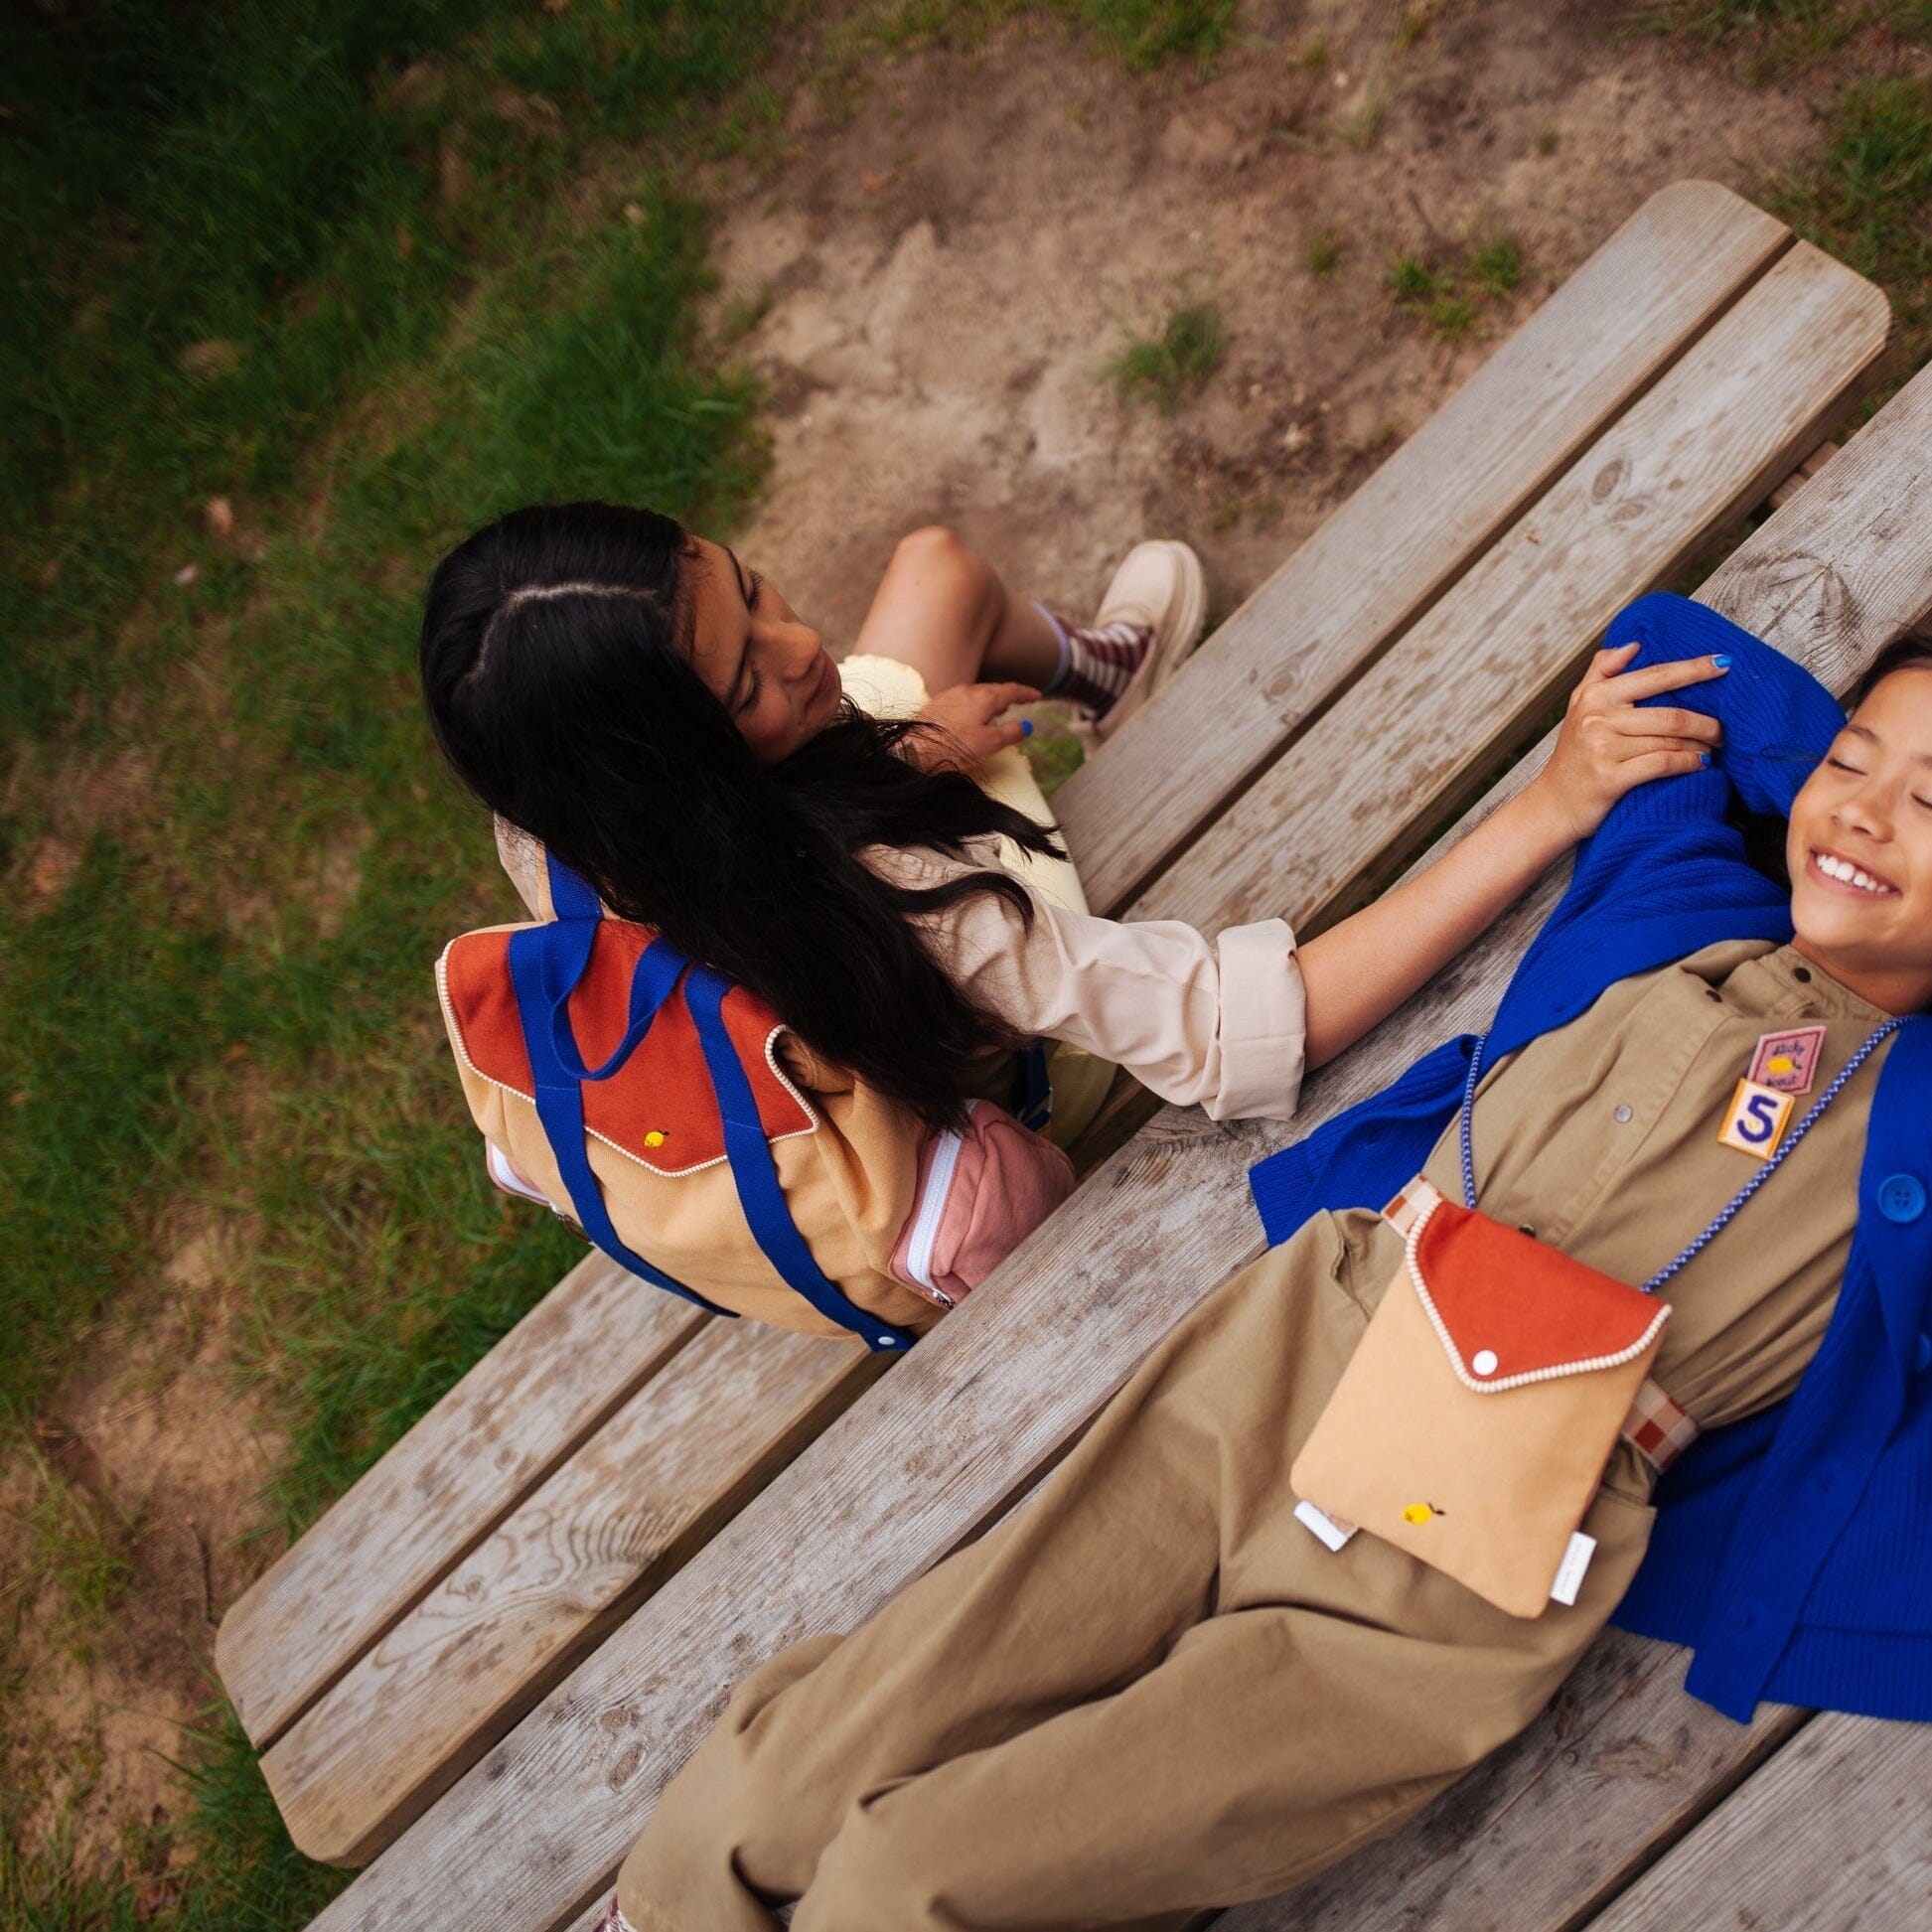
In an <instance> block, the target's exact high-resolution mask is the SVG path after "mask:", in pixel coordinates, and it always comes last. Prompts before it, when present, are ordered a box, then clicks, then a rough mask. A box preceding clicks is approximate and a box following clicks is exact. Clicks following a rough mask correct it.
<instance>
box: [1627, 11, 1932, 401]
mask: <svg viewBox="0 0 1932 1932" xmlns="http://www.w3.org/2000/svg"><path fill="white" fill-rule="evenodd" d="M1643 18H1644V20H1645V22H1646V23H1647V24H1648V25H1650V26H1651V27H1653V28H1656V29H1659V30H1661V31H1665V32H1669V33H1674V34H1679V35H1684V36H1688V37H1691V38H1694V39H1696V40H1698V41H1700V42H1703V43H1705V44H1707V45H1709V46H1712V47H1720V48H1726V49H1729V50H1731V51H1732V53H1733V54H1734V56H1735V58H1736V60H1737V62H1738V64H1739V66H1740V69H1741V71H1742V73H1743V74H1744V77H1745V78H1747V79H1750V80H1758V81H1762V80H1766V79H1770V78H1773V77H1775V76H1777V75H1779V74H1790V73H1794V72H1808V71H1813V70H1820V69H1825V68H1827V67H1829V75H1830V80H1831V81H1832V82H1833V83H1835V85H1834V90H1833V91H1832V92H1831V93H1830V94H1829V95H1828V96H1827V98H1826V101H1825V105H1824V124H1825V132H1824V139H1823V141H1822V143H1821V145H1820V147H1819V148H1818V150H1817V152H1816V153H1815V154H1813V155H1812V156H1811V157H1810V158H1809V159H1807V160H1805V161H1803V162H1801V163H1799V164H1798V165H1797V166H1795V167H1793V168H1791V169H1789V170H1786V171H1784V172H1781V173H1777V174H1773V175H1769V176H1766V177H1764V178H1761V179H1760V180H1759V181H1757V182H1756V183H1754V184H1753V185H1752V188H1751V191H1750V192H1751V194H1752V197H1753V199H1754V200H1756V201H1758V202H1759V203H1761V204H1762V205H1763V206H1764V207H1765V208H1767V209H1769V210H1770V211H1771V212H1772V213H1773V214H1775V215H1779V216H1781V217H1783V219H1784V220H1785V221H1787V222H1789V223H1791V225H1792V226H1793V227H1794V228H1795V229H1796V230H1797V231H1798V233H1800V234H1801V235H1803V236H1804V237H1805V238H1806V239H1807V240H1810V241H1814V242H1816V243H1817V244H1818V246H1819V247H1821V248H1823V249H1825V250H1826V251H1827V252H1828V253H1830V254H1833V255H1836V256H1837V257H1838V258H1839V259H1840V260H1841V261H1844V262H1846V263H1848V264H1850V266H1852V267H1854V268H1856V269H1858V271H1859V273H1861V274H1864V275H1867V276H1869V277H1870V278H1871V279H1872V280H1873V281H1874V282H1876V283H1877V284H1878V285H1879V287H1881V288H1882V289H1883V290H1884V291H1885V293H1886V295H1887V296H1888V297H1889V299H1890V301H1891V305H1892V313H1893V316H1894V318H1895V320H1896V331H1895V337H1894V343H1893V348H1892V351H1891V354H1890V356H1889V359H1888V371H1889V373H1888V376H1887V378H1886V379H1884V380H1882V381H1880V382H1879V383H1878V384H1877V385H1876V386H1875V387H1874V388H1873V390H1872V391H1871V393H1870V395H1869V396H1868V397H1867V400H1866V405H1865V406H1866V408H1867V409H1870V408H1875V407H1877V406H1878V404H1879V403H1881V402H1882V401H1883V400H1884V398H1885V397H1886V396H1887V395H1888V394H1890V393H1891V391H1892V390H1893V389H1895V388H1896V387H1897V386H1898V384H1899V383H1900V382H1902V381H1904V380H1905V379H1906V377H1907V376H1909V375H1910V374H1912V373H1913V372H1915V371H1916V370H1917V369H1919V368H1920V367H1921V366H1922V365H1923V364H1924V362H1925V361H1926V359H1927V357H1928V355H1932V223H1928V220H1927V216H1926V210H1927V209H1928V207H1932V77H1929V76H1928V74H1927V72H1926V62H1927V56H1928V54H1929V53H1932V0H1667V3H1666V4H1662V5H1658V6H1653V7H1650V8H1648V9H1646V10H1645V13H1644V16H1643Z"/></svg>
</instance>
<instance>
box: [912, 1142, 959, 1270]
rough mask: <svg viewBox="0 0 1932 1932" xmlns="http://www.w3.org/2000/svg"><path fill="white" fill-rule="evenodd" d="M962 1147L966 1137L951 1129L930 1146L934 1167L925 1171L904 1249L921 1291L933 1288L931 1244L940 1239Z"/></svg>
mask: <svg viewBox="0 0 1932 1932" xmlns="http://www.w3.org/2000/svg"><path fill="white" fill-rule="evenodd" d="M965 1145H966V1135H965V1134H963V1133H958V1132H956V1131H955V1130H954V1129H953V1128H951V1127H947V1128H945V1129H943V1130H942V1131H941V1133H940V1137H939V1139H938V1141H937V1142H936V1143H935V1144H934V1147H933V1164H932V1166H931V1167H930V1168H928V1169H927V1172H926V1185H925V1186H924V1187H923V1188H921V1189H920V1191H919V1207H918V1210H917V1211H916V1212H915V1214H914V1216H913V1224H912V1239H911V1241H910V1242H908V1243H907V1246H906V1272H907V1273H908V1274H910V1275H911V1276H912V1278H913V1279H914V1280H915V1281H917V1282H918V1283H919V1285H920V1286H921V1287H922V1288H931V1287H932V1286H933V1243H934V1242H935V1241H937V1240H938V1239H939V1224H940V1221H941V1218H942V1217H943V1216H944V1215H945V1213H946V1197H947V1196H948V1195H949V1194H950V1193H951V1192H952V1191H953V1176H954V1173H955V1172H956V1171H957V1169H958V1168H959V1165H960V1150H961V1148H963V1147H964V1146H965ZM935 1292H937V1290H935Z"/></svg>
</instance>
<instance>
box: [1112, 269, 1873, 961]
mask: <svg viewBox="0 0 1932 1932" xmlns="http://www.w3.org/2000/svg"><path fill="white" fill-rule="evenodd" d="M1888 323H1889V315H1888V312H1887V310H1886V307H1885V298H1884V297H1883V296H1882V295H1881V294H1880V293H1879V292H1878V290H1877V289H1875V288H1873V287H1872V285H1871V284H1870V283H1869V282H1867V281H1865V280H1864V279H1863V277H1862V276H1859V275H1856V274H1854V273H1853V271H1852V270H1851V269H1849V268H1847V267H1846V266H1845V265H1844V264H1843V263H1842V262H1837V261H1834V260H1833V259H1832V258H1831V256H1830V255H1827V254H1823V253H1821V252H1820V251H1819V250H1818V249H1816V248H1814V247H1812V246H1811V244H1810V243H1809V242H1800V243H1799V244H1798V246H1797V247H1796V248H1794V249H1792V250H1791V252H1790V253H1788V254H1786V255H1784V256H1782V257H1781V258H1780V259H1779V260H1778V262H1777V263H1776V265H1775V266H1774V267H1772V268H1771V269H1770V271H1769V272H1768V273H1767V274H1765V275H1764V276H1763V277H1762V279H1761V280H1759V281H1758V282H1757V283H1756V284H1754V285H1753V287H1752V288H1751V289H1750V290H1749V292H1748V293H1746V294H1745V295H1744V296H1743V297H1742V299H1741V300H1739V301H1738V302H1737V304H1736V305H1735V306H1734V307H1733V308H1732V309H1730V310H1729V312H1728V313H1727V314H1725V315H1724V317H1723V318H1722V319H1721V320H1720V321H1719V322H1718V323H1717V324H1716V325H1715V326H1714V327H1713V328H1712V329H1711V330H1710V331H1709V334H1708V335H1706V336H1705V337H1704V338H1703V339H1702V340H1701V341H1700V342H1699V343H1698V344H1697V345H1696V346H1695V347H1694V348H1693V349H1692V350H1691V352H1690V353H1689V354H1688V355H1687V356H1686V357H1685V358H1684V360H1683V361H1682V362H1680V363H1678V364H1677V365H1676V366H1675V367H1674V368H1673V369H1671V371H1670V372H1668V373H1667V374H1666V375H1665V376H1664V377H1663V379H1662V380H1661V381H1659V382H1658V384H1657V385H1656V387H1654V388H1653V389H1652V390H1651V391H1650V392H1649V393H1648V394H1647V395H1645V396H1644V397H1642V398H1641V400H1639V401H1638V402H1637V403H1636V404H1635V405H1634V406H1633V407H1632V408H1631V409H1630V411H1629V413H1628V414H1627V415H1625V416H1623V417H1621V418H1620V419H1619V420H1618V421H1617V422H1615V423H1614V424H1612V425H1611V427H1610V428H1609V429H1608V430H1606V431H1605V432H1604V433H1603V435H1602V436H1600V437H1599V438H1598V439H1597V440H1596V441H1595V442H1594V443H1593V444H1592V445H1591V446H1590V448H1589V449H1588V450H1586V451H1585V452H1584V453H1583V455H1582V456H1581V457H1580V458H1579V459H1578V460H1577V461H1576V463H1575V464H1574V465H1572V466H1571V468H1570V469H1569V470H1568V472H1567V473H1566V474H1565V475H1564V476H1563V477H1562V478H1561V479H1560V481H1559V482H1558V483H1557V484H1556V486H1555V487H1554V488H1553V489H1552V490H1551V491H1550V493H1549V494H1548V495H1547V496H1545V497H1543V498H1541V499H1540V500H1539V501H1538V502H1537V503H1536V505H1535V506H1534V507H1533V508H1532V509H1531V510H1530V511H1529V512H1528V514H1527V515H1526V516H1525V517H1524V518H1523V520H1521V521H1520V522H1519V523H1518V524H1516V525H1515V527H1514V528H1512V529H1511V530H1510V531H1509V532H1508V533H1507V534H1506V535H1505V536H1503V538H1502V539H1501V540H1500V541H1499V542H1498V543H1497V545H1496V547H1495V548H1494V549H1492V550H1491V551H1489V553H1488V554H1487V555H1485V556H1484V557H1483V558H1482V559H1481V560H1480V561H1479V562H1478V563H1476V564H1475V565H1474V566H1473V567H1472V568H1471V569H1470V570H1469V572H1468V573H1467V574H1466V575H1465V576H1464V577H1463V578H1462V580H1461V581H1460V582H1459V583H1457V584H1456V586H1455V587H1454V589H1452V590H1451V591H1449V592H1448V594H1447V595H1446V596H1444V597H1443V598H1442V599H1441V600H1440V601H1439V602H1438V603H1436V604H1435V605H1434V607H1433V608H1432V609H1430V611H1429V612H1428V613H1427V615H1426V616H1424V617H1423V618H1422V619H1421V620H1420V621H1419V622H1418V623H1417V624H1416V625H1415V626H1414V627H1413V628H1412V630H1411V631H1409V632H1408V633H1407V634H1406V635H1405V636H1404V637H1403V639H1402V641H1401V643H1400V644H1399V645H1398V646H1397V647H1396V649H1394V650H1393V651H1391V652H1389V654H1388V655H1387V656H1386V657H1384V658H1383V659H1382V660H1381V662H1380V663H1379V664H1377V665H1376V666H1375V667H1374V669H1371V670H1370V671H1369V672H1368V673H1367V674H1366V675H1365V676H1363V677H1362V678H1361V679H1360V680H1359V681H1358V682H1357V683H1355V684H1354V685H1352V686H1351V687H1350V688H1349V690H1348V691H1347V692H1346V693H1345V694H1344V695H1343V696H1342V697H1341V698H1340V699H1338V700H1337V702H1336V703H1335V704H1334V705H1333V706H1332V707H1331V708H1330V709H1329V710H1328V711H1327V712H1325V713H1324V714H1323V715H1322V716H1321V717H1320V718H1319V719H1318V720H1317V721H1316V722H1315V723H1314V724H1313V725H1312V726H1310V727H1309V729H1308V730H1307V731H1305V732H1304V733H1303V734H1302V736H1301V737H1300V738H1299V739H1298V740H1297V741H1296V743H1295V744H1294V746H1293V747H1292V748H1291V749H1290V750H1289V751H1288V753H1287V754H1286V755H1285V756H1284V757H1282V758H1281V759H1279V760H1278V761H1277V762H1276V763H1275V764H1273V765H1272V766H1270V767H1269V768H1268V770H1267V772H1266V773H1265V774H1264V775H1263V777H1262V778H1261V779H1260V780H1259V781H1258V782H1257V783H1256V785H1255V787H1254V789H1253V790H1252V791H1250V792H1248V793H1247V794H1246V795H1245V796H1244V797H1243V798H1242V799H1241V800H1240V801H1238V802H1237V803H1236V804H1235V805H1234V806H1233V807H1231V808H1230V810H1229V811H1228V813H1227V815H1226V816H1225V817H1222V818H1221V819H1220V820H1219V821H1218V822H1217V823H1216V824H1214V825H1213V826H1211V827H1210V828H1209V829H1208V830H1207V831H1206V832H1204V833H1203V834H1202V835H1201V837H1200V838H1199V839H1198V840H1197V841H1196V842H1195V843H1194V844H1193V845H1192V846H1190V847H1189V848H1188V850H1187V852H1186V853H1185V854H1184V855H1183V856H1182V857H1181V858H1180V859H1178V860H1177V861H1176V862H1175V863H1174V865H1173V866H1172V867H1170V868H1169V870H1168V871H1166V872H1165V873H1163V874H1162V875H1161V877H1160V878H1159V879H1157V880H1156V881H1155V882H1154V884H1153V886H1152V887H1151V888H1150V889H1149V890H1148V891H1147V892H1146V893H1145V894H1144V895H1142V897H1141V898H1140V899H1138V900H1137V901H1136V902H1135V903H1134V905H1133V907H1132V916H1133V917H1135V918H1140V919H1184V920H1188V921H1190V922H1192V923H1193V924H1195V925H1200V926H1205V927H1208V928H1212V927H1214V926H1217V925H1239V924H1245V923H1247V922H1248V921H1250V920H1255V919H1264V918H1267V917H1269V916H1271V915H1274V914H1285V915H1287V916H1288V917H1289V918H1290V919H1293V920H1296V921H1298V922H1299V923H1301V924H1302V925H1303V926H1304V927H1305V926H1307V925H1309V924H1315V925H1319V924H1322V923H1326V921H1327V920H1328V919H1330V918H1332V917H1334V916H1336V915H1338V914H1339V913H1342V912H1346V911H1349V910H1351V909H1352V908H1353V907H1354V906H1356V905H1360V904H1363V903H1365V902H1366V901H1367V900H1368V899H1370V898H1371V897H1373V896H1374V894H1375V892H1376V891H1377V890H1379V889H1380V888H1381V886H1382V885H1383V884H1384V883H1386V881H1387V879H1388V878H1389V877H1390V876H1391V875H1392V874H1393V873H1394V872H1395V871H1396V870H1397V869H1398V866H1397V865H1396V864H1395V863H1390V864H1388V865H1387V866H1385V867H1383V868H1379V869H1378V868H1369V869H1368V871H1367V873H1366V874H1365V871H1364V868H1363V866H1362V863H1361V855H1362V853H1363V852H1364V851H1365V850H1377V851H1382V852H1390V853H1395V852H1401V853H1403V855H1404V856H1407V853H1408V851H1410V850H1412V849H1413V845H1414V843H1415V841H1416V840H1418V839H1419V838H1421V837H1423V836H1425V835H1426V833H1427V830H1428V827H1429V826H1430V825H1432V824H1439V823H1441V822H1442V820H1443V819H1444V818H1445V817H1448V816H1449V815H1450V814H1451V813H1452V812H1453V811H1454V810H1455V809H1456V808H1457V807H1458V806H1460V805H1461V804H1463V803H1465V802H1466V800H1467V797H1468V795H1469V792H1470V791H1471V790H1473V783H1472V774H1480V773H1481V772H1483V771H1485V770H1493V769H1494V767H1495V766H1496V765H1497V764H1498V763H1499V762H1501V761H1502V760H1503V759H1504V758H1506V757H1507V756H1508V754H1509V752H1510V751H1511V750H1513V749H1515V748H1517V747H1518V746H1519V745H1520V744H1521V742H1522V740H1523V738H1524V736H1525V735H1526V734H1527V732H1528V731H1530V730H1533V729H1534V725H1535V722H1536V721H1537V720H1538V719H1540V718H1545V717H1548V716H1549V715H1550V714H1551V712H1552V710H1553V709H1554V708H1555V706H1556V705H1557V703H1558V702H1559V699H1560V693H1561V692H1562V691H1564V690H1566V689H1567V688H1568V686H1569V685H1570V684H1572V683H1573V682H1574V681H1575V679H1576V676H1577V674H1578V673H1579V671H1580V670H1581V669H1582V666H1583V664H1584V663H1585V662H1587V660H1588V658H1589V655H1590V653H1591V652H1592V650H1593V649H1594V648H1595V644H1596V640H1597V639H1598V638H1599V637H1600V636H1601V635H1602V631H1603V627H1604V625H1605V624H1606V623H1607V622H1608V621H1609V619H1610V618H1611V617H1612V616H1614V615H1615V613H1616V612H1617V611H1618V610H1619V609H1620V608H1621V607H1622V606H1623V605H1624V604H1626V603H1628V602H1629V600H1630V598H1631V597H1632V596H1634V595H1635V594H1636V593H1637V592H1638V591H1641V590H1645V589H1648V588H1649V587H1650V586H1652V585H1653V584H1657V583H1661V582H1664V581H1666V580H1667V579H1668V578H1669V577H1670V576H1671V575H1672V574H1673V573H1674V572H1675V571H1676V570H1677V569H1678V568H1679V567H1680V566H1681V565H1682V564H1683V563H1684V562H1686V561H1687V560H1688V559H1689V558H1690V557H1692V556H1694V555H1695V554H1696V553H1697V552H1698V551H1699V550H1701V549H1703V548H1704V546H1705V545H1706V544H1707V543H1708V542H1709V539H1710V537H1711V535H1712V534H1713V533H1714V532H1715V531H1716V530H1718V529H1720V528H1722V527H1723V526H1724V525H1725V524H1727V523H1729V522H1730V521H1731V520H1733V518H1734V517H1735V516H1736V515H1737V513H1738V512H1740V511H1741V510H1743V509H1745V508H1747V507H1748V506H1750V505H1752V504H1756V503H1760V502H1762V501H1763V498H1764V495H1765V492H1766V491H1767V490H1768V489H1769V487H1770V485H1771V484H1772V483H1773V482H1775V481H1776V480H1777V479H1778V478H1779V477H1782V476H1785V475H1787V474H1789V472H1790V468H1791V464H1792V460H1793V458H1794V457H1795V456H1796V455H1798V454H1800V453H1801V452H1803V451H1806V450H1809V449H1811V448H1813V447H1814V446H1815V444H1816V443H1817V441H1818V436H1819V432H1820V430H1821V429H1822V428H1823V427H1824V426H1825V425H1826V424H1827V423H1828V422H1831V421H1833V420H1835V419H1836V418H1837V416H1838V414H1839V413H1840V411H1841V410H1842V408H1843V406H1844V401H1845V398H1846V396H1847V394H1848V393H1849V392H1850V390H1851V389H1852V388H1853V386H1854V385H1855V384H1856V383H1857V382H1858V377H1859V376H1860V374H1861V373H1862V372H1864V371H1865V370H1866V369H1868V368H1869V367H1870V365H1871V363H1872V362H1873V361H1874V360H1875V359H1876V357H1877V356H1878V353H1879V351H1880V350H1881V349H1882V348H1883V347H1884V342H1885V333H1886V329H1887V326H1888ZM1215 735H1216V734H1213V733H1207V734H1203V735H1202V743H1203V746H1204V748H1211V747H1212V746H1213V744H1214V742H1215ZM1458 792H1460V794H1461V796H1458ZM1344 885H1345V889H1344Z"/></svg>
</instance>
